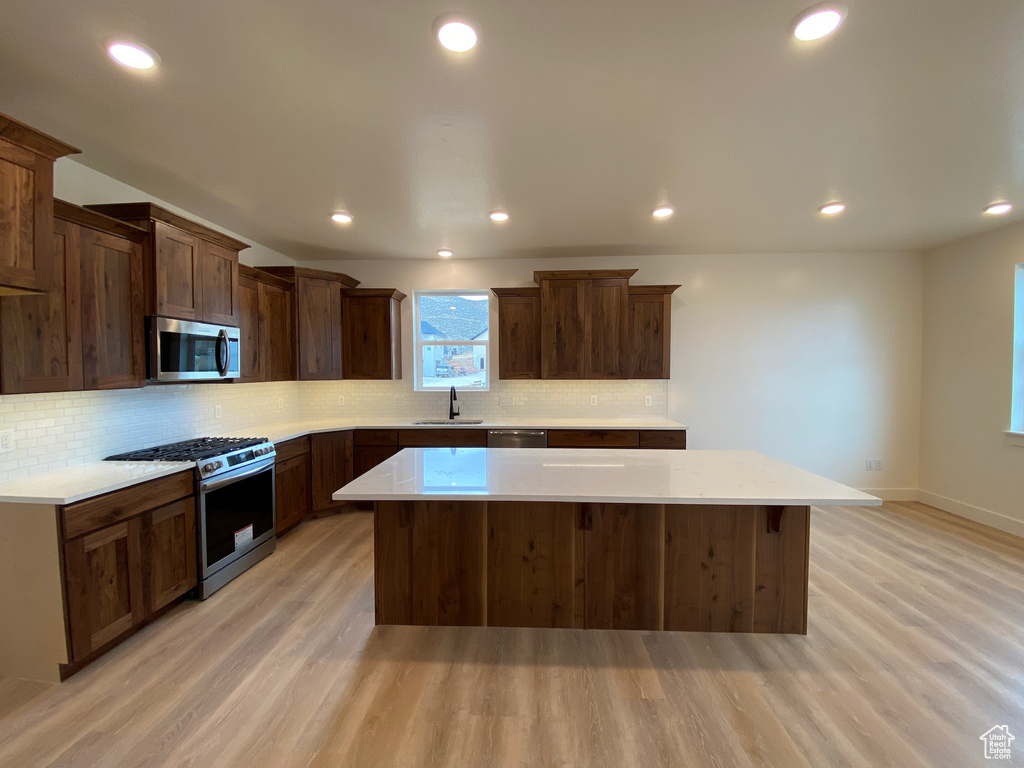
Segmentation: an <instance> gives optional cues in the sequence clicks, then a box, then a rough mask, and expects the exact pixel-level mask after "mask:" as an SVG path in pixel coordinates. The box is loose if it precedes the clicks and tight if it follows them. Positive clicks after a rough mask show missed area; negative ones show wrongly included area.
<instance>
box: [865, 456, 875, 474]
mask: <svg viewBox="0 0 1024 768" xmlns="http://www.w3.org/2000/svg"><path fill="white" fill-rule="evenodd" d="M874 468H875V462H874V459H864V469H866V470H867V471H868V472H870V471H871V470H873V469H874Z"/></svg>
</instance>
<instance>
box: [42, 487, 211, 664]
mask: <svg viewBox="0 0 1024 768" xmlns="http://www.w3.org/2000/svg"><path fill="white" fill-rule="evenodd" d="M186 494H187V495H186ZM147 501H148V503H147ZM154 504H156V505H158V506H156V507H155V508H154ZM59 519H60V522H61V529H62V533H63V536H64V541H63V545H62V549H63V554H64V594H65V610H66V615H65V623H66V626H67V635H68V658H69V659H70V664H69V665H68V668H67V669H66V670H64V672H65V673H70V672H74V671H76V670H77V669H78V668H79V667H81V666H82V665H84V664H85V663H87V662H89V661H91V660H92V659H93V658H95V657H96V656H97V655H99V653H101V652H103V651H105V650H106V649H107V648H108V647H110V646H112V645H113V644H114V643H116V642H118V641H120V640H122V639H124V638H125V637H127V636H128V635H130V634H131V633H133V632H135V631H136V630H137V629H138V628H139V627H140V626H142V625H143V624H144V623H146V622H147V621H149V620H150V619H152V618H153V617H154V616H155V615H157V614H158V613H159V612H161V611H163V610H164V609H165V608H167V607H168V606H170V605H171V604H172V603H173V602H174V601H175V600H177V599H178V598H180V597H182V596H183V595H185V594H187V593H188V592H189V591H190V590H191V589H192V588H193V587H195V585H196V516H195V501H194V499H193V497H192V473H191V472H181V473H178V474H176V475H171V476H169V477H165V478H161V479H159V480H153V481H150V482H148V483H143V484H140V485H136V486H132V487H130V488H126V489H124V490H121V491H114V492H113V493H108V494H106V495H104V496H98V497H95V498H92V499H86V500H84V501H81V502H78V503H76V504H72V505H69V506H66V507H63V508H62V509H61V510H60V515H59ZM101 526H102V527H101Z"/></svg>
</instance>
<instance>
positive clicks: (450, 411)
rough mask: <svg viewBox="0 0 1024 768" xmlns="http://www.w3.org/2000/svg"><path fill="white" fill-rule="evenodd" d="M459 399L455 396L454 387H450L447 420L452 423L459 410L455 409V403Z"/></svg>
mask: <svg viewBox="0 0 1024 768" xmlns="http://www.w3.org/2000/svg"><path fill="white" fill-rule="evenodd" d="M458 399H459V396H458V395H456V394H455V387H452V391H451V392H450V393H449V395H448V420H449V421H454V420H455V417H456V416H458V415H459V409H458V408H456V407H455V401H456V400H458Z"/></svg>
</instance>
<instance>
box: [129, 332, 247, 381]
mask: <svg viewBox="0 0 1024 768" xmlns="http://www.w3.org/2000/svg"><path fill="white" fill-rule="evenodd" d="M146 325H147V330H148V333H147V334H146V344H147V346H148V355H147V359H148V363H147V365H148V370H147V374H148V378H149V379H150V380H152V381H210V380H217V379H231V378H237V377H238V376H239V375H240V372H241V355H240V354H239V351H240V349H239V348H240V343H241V332H240V331H239V330H238V329H237V328H232V327H230V326H226V325H208V324H206V323H192V322H188V321H187V320H174V319H173V318H169V317H147V318H146Z"/></svg>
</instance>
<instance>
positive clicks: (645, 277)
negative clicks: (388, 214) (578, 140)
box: [304, 253, 922, 498]
mask: <svg viewBox="0 0 1024 768" xmlns="http://www.w3.org/2000/svg"><path fill="white" fill-rule="evenodd" d="M304 266H309V267H313V268H320V269H335V270H338V271H342V272H346V273H348V274H350V275H352V276H353V277H356V278H358V279H359V280H361V281H362V282H363V285H364V286H366V287H389V288H398V289H399V290H402V291H404V292H406V293H409V294H411V292H412V289H413V288H420V289H429V288H481V287H483V288H493V287H502V286H517V285H529V284H531V283H532V278H533V272H534V270H537V269H582V268H626V267H638V268H639V272H637V274H636V276H635V277H634V278H633V282H634V283H638V284H640V283H657V284H662V283H679V284H681V285H682V288H680V289H679V291H677V292H676V294H675V297H674V299H673V309H672V379H671V381H670V382H668V386H667V397H668V410H667V415H668V416H669V417H670V418H673V419H676V420H678V421H681V422H683V423H685V424H687V425H688V426H689V427H690V435H689V445H690V446H691V447H693V448H723V449H726V448H732V449H736V448H741V449H753V450H759V451H763V452H765V453H767V454H770V455H772V456H775V457H777V458H779V459H782V460H784V461H788V462H791V463H793V464H796V465H798V466H801V467H805V468H807V469H809V470H812V471H814V472H819V473H821V474H823V475H826V476H828V477H832V478H835V479H836V480H839V481H842V482H845V483H849V484H851V485H854V486H857V487H860V488H873V489H890V492H889V493H888V494H887V495H889V496H891V497H894V498H895V497H903V498H912V497H913V495H914V490H915V489H916V488H917V471H918V439H919V427H920V422H919V418H920V386H921V370H920V362H921V292H922V275H921V257H920V255H919V254H910V253H851V254H745V255H704V256H644V257H621V258H619V257H600V258H575V259H502V260H459V259H455V260H451V261H441V260H437V259H434V260H423V261H339V262H322V261H318V262H306V263H305V264H304ZM411 314H412V313H411V306H410V304H409V301H408V300H407V301H406V302H405V304H404V306H403V322H404V329H403V336H404V338H405V339H407V340H411V338H412V335H411V334H412V320H411ZM404 354H405V359H404V363H403V364H404V365H405V366H408V367H407V369H406V371H407V373H406V378H407V379H408V377H409V376H410V375H411V370H412V368H411V365H412V352H411V343H409V344H406V348H405V350H404ZM520 384H521V385H523V386H525V387H527V388H528V391H530V392H534V389H529V388H530V387H532V388H535V389H536V394H535V397H536V398H542V397H543V395H542V394H540V392H541V390H540V389H539V388H541V387H543V386H545V385H546V384H548V382H520ZM550 384H554V385H558V384H565V385H567V386H573V387H576V388H577V389H578V390H579V392H580V394H581V397H582V396H584V395H585V394H586V392H587V388H588V387H589V386H591V384H588V383H578V382H577V383H570V382H550ZM594 384H595V385H596V384H597V383H594ZM403 385H404V386H405V387H406V388H409V389H411V382H409V381H406V382H403ZM397 386H398V385H396V387H397ZM332 391H333V390H332ZM581 410H582V411H583V412H584V415H585V413H586V412H587V410H588V409H586V408H582V409H581ZM650 415H660V414H657V413H651V414H650ZM865 458H881V459H882V460H883V469H882V470H881V471H872V472H868V471H865V469H864V460H865Z"/></svg>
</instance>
